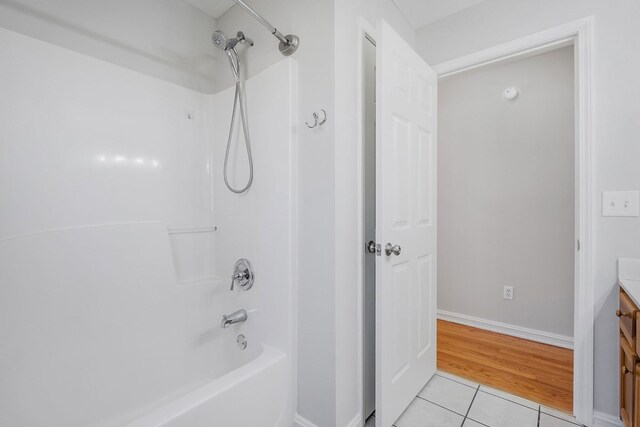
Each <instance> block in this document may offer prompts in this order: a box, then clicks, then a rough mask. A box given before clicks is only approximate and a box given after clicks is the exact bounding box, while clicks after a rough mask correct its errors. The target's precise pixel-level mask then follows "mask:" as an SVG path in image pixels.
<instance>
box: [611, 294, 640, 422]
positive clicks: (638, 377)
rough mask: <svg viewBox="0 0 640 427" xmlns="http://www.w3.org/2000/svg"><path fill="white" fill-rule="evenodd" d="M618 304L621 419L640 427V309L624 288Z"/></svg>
mask: <svg viewBox="0 0 640 427" xmlns="http://www.w3.org/2000/svg"><path fill="white" fill-rule="evenodd" d="M619 307H620V308H619V309H618V310H616V316H618V318H619V319H620V320H619V327H620V328H619V330H620V334H619V336H620V372H619V374H620V418H621V419H622V422H623V424H624V426H625V427H640V359H639V358H638V354H639V350H640V339H639V338H640V337H638V335H637V331H638V330H640V310H639V309H638V307H637V306H636V304H635V303H634V302H633V301H632V300H631V298H630V297H629V296H628V295H627V294H626V292H625V291H624V290H623V289H620V303H619Z"/></svg>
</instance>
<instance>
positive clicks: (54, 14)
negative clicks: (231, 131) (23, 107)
mask: <svg viewBox="0 0 640 427" xmlns="http://www.w3.org/2000/svg"><path fill="white" fill-rule="evenodd" d="M0 26H1V27H3V28H7V29H10V30H13V31H17V32H20V33H24V34H26V35H29V36H32V37H35V38H38V39H41V40H44V41H46V42H49V43H53V44H57V45H60V46H63V47H65V48H67V49H71V50H75V51H77V52H81V53H84V54H86V55H89V56H93V57H96V58H99V59H103V60H105V61H108V62H111V63H113V64H117V65H121V66H123V67H127V68H130V69H132V70H136V71H139V72H142V73H145V74H148V75H150V76H154V77H158V78H160V79H163V80H167V81H170V82H172V83H176V84H178V85H180V86H184V87H188V88H191V89H195V90H198V91H201V92H208V93H210V92H212V91H213V88H214V87H215V85H216V76H215V74H214V71H215V62H216V61H217V60H218V59H219V57H218V56H217V55H216V53H217V52H216V51H215V48H214V47H213V45H212V44H211V33H212V32H213V31H214V30H215V26H216V24H215V20H214V19H212V18H210V17H208V16H206V15H205V14H203V13H202V12H200V11H199V10H198V9H196V8H194V7H192V6H190V5H188V4H187V3H185V2H183V1H181V0H137V1H128V0H111V1H106V2H105V1H100V0H55V1H52V0H0ZM224 60H225V63H226V58H224Z"/></svg>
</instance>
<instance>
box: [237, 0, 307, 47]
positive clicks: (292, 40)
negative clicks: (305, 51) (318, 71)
mask: <svg viewBox="0 0 640 427" xmlns="http://www.w3.org/2000/svg"><path fill="white" fill-rule="evenodd" d="M233 1H235V2H236V4H238V5H239V6H241V7H242V8H243V9H244V10H246V11H247V12H248V13H249V15H251V16H253V17H254V18H255V20H256V21H258V22H259V23H261V24H262V25H264V27H265V28H266V29H267V30H269V32H270V33H271V34H272V35H273V36H274V37H275V38H277V39H278V40H279V41H280V46H279V49H280V53H282V54H283V55H284V56H289V55H291V54H292V53H293V52H295V51H296V49H298V44H299V43H300V39H298V36H295V35H293V34H289V35H287V36H283V35H282V33H281V32H280V31H278V30H277V28H276V27H274V26H273V25H271V24H270V23H269V22H268V21H267V20H266V19H264V18H263V17H262V16H261V15H260V14H259V13H258V12H256V11H255V10H253V9H252V8H251V7H250V6H248V5H247V4H246V3H245V2H244V1H242V0H233Z"/></svg>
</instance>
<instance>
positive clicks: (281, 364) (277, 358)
mask: <svg viewBox="0 0 640 427" xmlns="http://www.w3.org/2000/svg"><path fill="white" fill-rule="evenodd" d="M261 350H262V351H261V352H260V354H259V355H258V356H257V357H256V358H255V359H254V360H253V361H251V362H249V363H248V364H247V365H244V366H241V367H239V368H237V369H235V370H233V371H231V372H229V373H228V374H226V375H224V376H222V377H220V378H218V379H216V380H214V381H212V382H210V383H208V384H206V385H204V386H202V387H200V388H198V389H196V390H194V391H192V392H189V393H188V394H186V395H184V396H182V397H180V398H178V399H176V400H174V401H172V402H170V403H168V404H166V405H164V406H162V407H160V408H158V409H156V410H154V411H153V412H151V413H149V414H147V415H145V416H143V417H141V418H139V419H137V420H135V421H133V422H131V423H129V424H127V427H156V426H157V427H159V426H162V427H267V426H268V427H272V426H273V427H280V426H289V425H291V423H292V420H290V419H288V417H289V415H288V413H287V405H286V402H287V399H288V388H289V384H290V378H289V372H288V369H287V358H286V355H285V354H284V353H283V352H282V351H280V350H278V349H275V348H273V347H270V346H263V347H262V349H261Z"/></svg>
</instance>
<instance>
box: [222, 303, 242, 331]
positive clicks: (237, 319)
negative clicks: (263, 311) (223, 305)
mask: <svg viewBox="0 0 640 427" xmlns="http://www.w3.org/2000/svg"><path fill="white" fill-rule="evenodd" d="M246 320H247V312H246V310H245V309H244V308H243V309H240V310H238V311H235V312H233V313H231V314H225V315H223V316H222V322H221V323H220V327H221V328H225V329H226V328H228V327H229V326H230V325H233V324H234V323H241V322H245V321H246Z"/></svg>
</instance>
